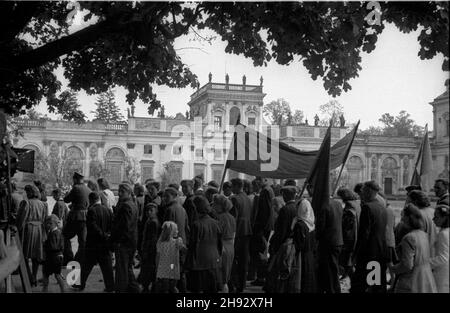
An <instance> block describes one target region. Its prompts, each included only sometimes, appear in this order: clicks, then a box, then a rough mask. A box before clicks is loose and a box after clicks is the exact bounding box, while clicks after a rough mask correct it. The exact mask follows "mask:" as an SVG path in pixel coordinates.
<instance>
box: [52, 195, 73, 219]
mask: <svg viewBox="0 0 450 313" xmlns="http://www.w3.org/2000/svg"><path fill="white" fill-rule="evenodd" d="M52 195H53V199H55V205H54V206H53V211H52V214H54V215H56V216H57V217H58V219H59V221H60V223H59V224H60V225H58V226H59V228H63V226H64V225H65V224H66V220H67V215H68V214H69V208H68V207H67V204H66V203H65V202H64V200H63V196H62V191H61V189H55V190H53V192H52Z"/></svg>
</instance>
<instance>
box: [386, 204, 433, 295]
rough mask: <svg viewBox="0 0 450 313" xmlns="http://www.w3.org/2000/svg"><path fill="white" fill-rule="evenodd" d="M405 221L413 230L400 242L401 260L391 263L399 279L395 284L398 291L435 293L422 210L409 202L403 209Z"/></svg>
mask: <svg viewBox="0 0 450 313" xmlns="http://www.w3.org/2000/svg"><path fill="white" fill-rule="evenodd" d="M403 213H404V214H403V219H404V223H405V224H406V225H407V226H409V229H411V231H410V232H409V233H408V234H406V235H405V236H404V237H403V239H402V241H401V243H400V262H399V263H398V264H396V265H393V264H392V263H389V268H390V270H391V271H392V272H393V273H394V274H396V275H397V277H398V279H397V281H396V283H395V286H394V292H396V293H435V292H437V288H436V283H435V280H434V276H433V273H432V272H431V265H430V245H429V243H428V235H427V233H425V232H424V231H423V230H422V229H423V224H424V222H423V217H422V214H421V213H420V210H419V209H418V208H417V207H416V206H415V205H413V204H408V205H407V206H406V207H405V209H404V211H403Z"/></svg>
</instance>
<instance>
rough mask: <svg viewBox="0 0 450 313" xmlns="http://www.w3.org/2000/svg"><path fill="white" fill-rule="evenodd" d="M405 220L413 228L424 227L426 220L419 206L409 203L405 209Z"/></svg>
mask: <svg viewBox="0 0 450 313" xmlns="http://www.w3.org/2000/svg"><path fill="white" fill-rule="evenodd" d="M402 220H403V222H404V223H405V224H406V225H408V226H409V227H410V228H411V229H413V230H414V229H423V227H424V221H423V217H422V214H421V213H420V210H419V208H418V207H416V206H415V205H414V204H412V203H409V204H407V205H406V206H405V208H404V209H403V218H402Z"/></svg>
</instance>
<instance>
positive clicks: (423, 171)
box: [410, 124, 433, 192]
mask: <svg viewBox="0 0 450 313" xmlns="http://www.w3.org/2000/svg"><path fill="white" fill-rule="evenodd" d="M432 172H433V161H432V157H431V147H430V141H429V139H428V124H427V125H425V134H424V136H423V139H422V142H421V144H420V148H419V152H418V154H417V159H416V165H415V166H414V171H413V176H412V178H411V183H410V185H414V186H421V187H422V190H424V191H425V192H428V191H429V190H430V188H431V180H432V177H431V175H432Z"/></svg>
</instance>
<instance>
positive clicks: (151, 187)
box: [145, 181, 160, 198]
mask: <svg viewBox="0 0 450 313" xmlns="http://www.w3.org/2000/svg"><path fill="white" fill-rule="evenodd" d="M145 187H146V188H147V191H148V194H149V195H150V197H152V198H154V197H156V196H157V195H158V191H159V188H160V184H159V183H158V182H156V181H150V182H148V183H147V185H145Z"/></svg>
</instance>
